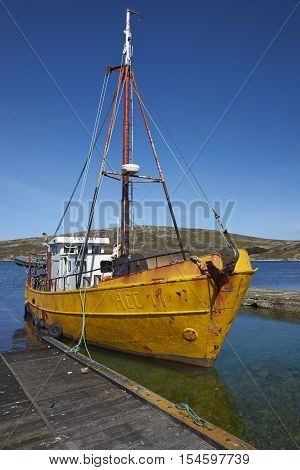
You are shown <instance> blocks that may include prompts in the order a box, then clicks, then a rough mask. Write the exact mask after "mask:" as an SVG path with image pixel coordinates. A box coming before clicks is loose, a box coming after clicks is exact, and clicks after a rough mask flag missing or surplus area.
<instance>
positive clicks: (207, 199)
mask: <svg viewBox="0 0 300 470" xmlns="http://www.w3.org/2000/svg"><path fill="white" fill-rule="evenodd" d="M141 101H142V100H141ZM142 103H143V106H144V108H145V111H146V113H147V114H148V116H149V118H150V119H151V121H152V123H153V124H154V126H155V128H156V130H157V131H158V133H159V135H160V136H161V138H162V140H163V141H164V143H165V145H166V146H167V148H168V149H169V151H170V153H171V154H172V156H173V158H174V159H175V161H176V163H177V164H178V165H179V167H180V169H181V170H182V172H183V173H184V175H185V176H186V178H187V180H188V181H189V183H190V184H191V186H192V188H193V189H194V191H195V192H196V194H197V195H198V196H200V194H199V192H198V190H197V189H196V188H195V185H194V184H193V182H192V181H191V179H190V177H189V176H188V174H187V172H186V171H185V170H184V168H183V166H182V164H181V163H180V161H179V160H178V158H177V157H176V155H175V153H174V152H173V150H172V149H171V147H170V145H169V143H168V142H167V140H166V139H165V137H164V135H163V134H162V132H161V130H160V128H159V126H158V125H157V124H156V122H155V120H154V118H153V117H152V115H151V113H150V111H149V110H148V108H147V107H146V106H145V103H144V102H143V101H142ZM152 106H153V105H152ZM156 114H157V115H158V113H157V112H156ZM158 117H159V115H158ZM159 118H160V117H159ZM160 120H161V121H162V119H161V118H160ZM162 122H163V121H162ZM163 124H164V123H163ZM164 127H165V129H166V130H167V128H166V126H165V124H164ZM167 132H168V134H169V136H170V137H171V139H172V141H173V143H174V145H175V146H176V148H177V150H178V152H179V154H180V156H181V158H182V159H183V161H184V163H185V164H186V165H187V167H188V171H190V173H191V175H192V176H193V178H194V180H195V182H196V184H197V186H198V187H199V189H200V191H201V193H202V195H203V197H204V198H205V200H206V202H207V204H208V206H209V208H210V209H211V211H212V213H213V215H214V217H215V220H216V221H217V223H218V226H219V229H220V232H221V234H222V235H223V237H224V238H225V240H226V241H227V243H229V244H230V245H231V246H234V243H233V241H232V240H231V238H230V237H229V235H228V232H227V229H226V228H225V227H224V224H223V222H222V220H221V217H220V216H219V214H218V213H217V212H216V210H215V209H214V207H213V206H212V204H211V202H210V200H209V198H208V196H207V194H206V192H205V191H204V189H203V187H202V186H201V184H200V183H199V181H198V179H197V177H196V176H195V174H194V172H193V171H192V169H191V168H190V167H189V165H188V162H187V160H186V159H185V157H184V156H183V154H182V152H181V150H180V149H179V147H178V146H177V144H176V143H175V141H174V139H173V137H172V136H171V134H170V132H169V131H167Z"/></svg>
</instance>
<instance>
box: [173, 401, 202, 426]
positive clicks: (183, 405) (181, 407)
mask: <svg viewBox="0 0 300 470" xmlns="http://www.w3.org/2000/svg"><path fill="white" fill-rule="evenodd" d="M175 406H176V408H177V409H178V410H181V411H186V412H187V413H188V414H189V415H190V417H191V418H192V419H193V421H194V423H195V424H198V426H203V425H204V421H203V419H201V418H200V416H198V415H197V413H196V412H195V411H194V410H193V408H191V407H190V406H189V405H188V404H187V403H175Z"/></svg>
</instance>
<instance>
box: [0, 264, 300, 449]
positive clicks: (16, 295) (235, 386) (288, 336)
mask: <svg viewBox="0 0 300 470" xmlns="http://www.w3.org/2000/svg"><path fill="white" fill-rule="evenodd" d="M276 266H277V264H276ZM293 266H294V263H291V272H293V270H294V267H293ZM266 269H267V270H268V273H267V276H268V279H270V275H271V274H270V265H269V263H268V267H267V268H266ZM275 269H278V268H275ZM284 269H285V270H286V269H288V267H287V266H285V268H284ZM296 269H298V268H296ZM280 272H281V271H280ZM282 272H283V271H282ZM276 276H277V277H278V271H277V274H276ZM276 276H275V275H274V278H275V277H276ZM25 277H26V273H25V270H23V269H22V268H20V267H17V266H15V265H14V264H13V263H0V350H2V351H3V350H9V349H15V348H26V347H28V345H29V344H32V343H33V344H36V343H37V342H38V338H37V335H36V332H35V330H34V329H33V328H32V327H31V326H30V324H27V323H24V320H23V301H24V299H23V290H24V281H25ZM283 282H285V279H284V280H283ZM292 284H293V281H292V282H291V284H290V285H292ZM293 285H294V284H293ZM298 322H299V318H297V317H296V316H289V317H288V320H287V317H286V316H281V315H280V314H279V315H278V314H276V315H275V314H272V312H269V311H266V310H261V311H259V310H255V311H253V310H246V309H243V308H242V309H241V310H240V312H239V313H238V315H237V318H236V320H235V322H234V324H233V326H232V328H231V330H230V333H229V335H228V341H227V342H225V343H224V346H223V349H222V351H221V353H220V355H219V358H218V360H217V362H216V365H215V368H214V369H211V370H203V369H196V368H191V367H186V366H181V365H177V364H169V363H166V362H163V361H155V360H150V359H143V358H137V357H134V356H129V355H126V354H120V353H115V352H111V351H105V350H103V349H101V348H95V347H90V351H91V354H92V357H93V359H95V360H98V361H99V362H102V363H103V364H105V365H107V366H108V367H111V368H113V369H115V370H117V371H118V372H120V373H122V374H123V375H125V376H127V377H130V378H132V379H133V380H135V381H136V382H138V383H141V384H142V385H144V386H146V387H147V388H149V389H151V390H153V391H154V392H156V393H159V394H160V395H162V396H164V397H166V398H168V399H169V400H171V401H173V402H182V401H183V402H187V403H188V404H189V405H190V406H191V407H192V408H193V409H194V410H195V411H197V413H198V414H199V415H200V416H202V417H203V418H206V419H208V420H209V421H211V422H213V423H214V424H216V425H218V426H220V427H222V428H224V429H226V430H228V431H229V432H231V433H232V434H235V435H237V436H239V437H241V438H242V439H244V440H246V441H248V442H249V443H251V444H252V445H254V446H255V447H257V448H260V449H295V448H298V447H299V446H300V400H299V397H300V323H298Z"/></svg>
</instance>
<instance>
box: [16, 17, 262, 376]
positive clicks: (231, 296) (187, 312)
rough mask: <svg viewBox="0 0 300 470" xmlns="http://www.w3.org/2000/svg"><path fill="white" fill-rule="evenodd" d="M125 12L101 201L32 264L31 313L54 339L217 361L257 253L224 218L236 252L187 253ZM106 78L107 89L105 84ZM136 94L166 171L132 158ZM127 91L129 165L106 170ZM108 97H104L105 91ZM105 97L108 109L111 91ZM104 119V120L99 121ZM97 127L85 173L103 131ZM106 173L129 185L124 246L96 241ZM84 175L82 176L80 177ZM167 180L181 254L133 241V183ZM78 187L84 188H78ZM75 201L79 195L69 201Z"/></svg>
mask: <svg viewBox="0 0 300 470" xmlns="http://www.w3.org/2000/svg"><path fill="white" fill-rule="evenodd" d="M133 14H136V12H134V11H132V10H127V13H126V29H125V31H124V33H125V46H124V52H123V54H124V62H123V63H122V65H120V66H117V67H109V68H108V71H107V74H106V76H105V79H104V88H103V89H105V87H106V86H107V80H108V78H107V77H109V76H110V74H111V73H112V72H114V71H118V72H119V80H118V86H117V91H116V93H115V97H114V100H113V102H112V111H111V116H110V121H109V125H108V131H107V136H106V140H105V144H104V150H103V155H102V160H101V164H100V168H99V174H98V178H97V184H96V188H95V192H94V199H93V203H92V207H91V211H90V216H89V222H88V227H87V231H86V233H85V236H84V237H62V236H58V235H57V233H58V230H59V228H60V226H61V222H62V219H63V217H64V215H65V213H66V210H68V207H67V208H66V210H65V212H64V214H63V217H62V219H61V221H60V223H59V226H58V228H57V230H56V233H55V235H54V237H53V239H52V240H51V241H49V242H47V247H48V251H47V257H46V258H45V260H44V262H41V261H40V260H39V263H40V264H39V265H38V264H37V262H36V261H35V262H34V261H33V260H30V259H29V261H28V267H29V271H28V279H27V284H26V292H25V295H26V301H27V303H26V311H27V313H29V312H30V313H32V314H33V316H34V319H35V322H36V324H37V325H38V326H40V327H43V328H47V330H48V333H49V334H50V335H52V336H53V337H59V336H60V335H64V336H66V337H70V338H74V339H79V340H80V341H81V340H82V339H84V340H86V341H87V342H89V343H92V344H95V345H99V346H102V347H105V348H110V349H114V350H118V351H122V352H126V353H131V354H137V355H142V356H149V357H153V358H159V359H165V360H171V361H178V362H182V363H186V364H192V365H194V366H202V367H212V366H213V364H214V361H215V359H216V358H217V356H218V354H219V352H220V350H221V347H222V344H223V342H224V339H225V337H226V335H227V333H228V331H229V329H230V327H231V325H232V322H233V320H234V318H235V315H236V313H237V311H238V309H239V307H240V305H241V302H242V300H243V297H244V295H245V292H246V289H247V287H248V284H249V282H250V280H251V277H252V275H253V273H254V271H253V269H252V267H251V264H250V261H249V257H248V254H247V252H246V251H245V250H238V249H237V248H236V246H235V244H234V243H233V241H232V239H231V237H230V236H229V234H228V232H227V231H226V230H225V229H224V227H223V225H222V222H221V221H220V218H219V216H218V215H217V214H216V213H215V212H214V216H215V217H216V220H217V221H218V222H219V223H220V226H221V230H222V233H223V235H224V238H225V240H226V241H227V243H228V248H226V249H225V250H222V251H221V252H220V253H212V254H208V255H207V256H201V257H198V256H192V255H191V254H189V253H187V252H186V251H185V250H184V247H183V243H182V240H181V238H180V231H179V229H178V227H177V223H176V220H175V215H174V212H173V208H172V204H171V201H170V198H169V194H168V190H167V186H166V182H165V178H164V175H163V172H162V170H161V167H160V164H159V160H158V155H157V152H156V149H155V146H154V142H153V138H152V134H151V130H150V126H149V124H148V121H147V115H146V114H147V112H146V110H145V107H144V104H143V102H142V99H141V96H140V94H139V90H138V87H137V84H136V81H135V78H134V75H133V70H132V67H131V59H132V47H131V29H130V19H131V15H133ZM105 84H106V85H105ZM132 90H134V91H135V94H136V97H137V100H138V103H139V106H140V109H141V114H142V117H143V120H144V123H145V126H146V131H147V134H148V138H149V142H150V145H151V149H152V152H153V156H154V161H155V163H156V166H157V170H158V176H157V177H150V176H141V175H140V174H139V166H138V165H136V164H134V163H133V160H132V155H131V148H132V146H131V139H132V135H131V130H130V129H131V122H130V119H131V111H130V110H131V105H132ZM122 94H123V95H124V120H123V154H122V171H121V172H120V173H117V172H109V171H106V159H107V154H108V149H109V144H110V140H111V136H112V132H113V128H114V123H115V119H116V113H117V110H118V108H119V104H120V100H121V97H122ZM103 96H104V95H103ZM103 96H102V95H101V98H100V102H99V109H102V107H103V102H102V101H101V100H104V97H103ZM96 122H97V123H98V124H97V126H99V122H100V118H99V117H98V115H97V119H96ZM97 126H96V127H95V130H94V135H93V138H92V143H91V147H90V152H89V155H88V159H87V161H86V163H85V167H84V169H83V171H82V173H81V176H82V174H83V173H84V170H85V168H86V166H87V165H88V162H89V158H90V157H91V154H92V152H93V149H94V147H95V143H96V137H97V135H98V127H97ZM103 177H108V178H113V179H115V180H118V181H119V182H120V183H121V187H122V204H121V242H120V244H118V243H117V246H116V248H115V250H114V251H113V253H110V254H107V253H105V245H107V244H108V240H107V239H100V238H99V239H98V238H97V239H95V238H92V237H91V225H92V222H93V215H94V210H95V205H96V202H97V198H98V194H99V190H100V187H101V183H102V179H103ZM79 179H80V178H79ZM143 182H152V183H155V182H157V183H161V184H162V186H163V189H164V192H165V196H166V199H167V204H168V207H169V210H170V214H171V217H172V221H173V223H174V228H175V232H176V235H177V238H178V243H179V247H180V250H179V251H178V252H176V253H167V254H156V255H152V256H148V257H147V256H142V255H137V254H133V252H132V250H131V245H130V226H131V222H132V221H131V220H130V213H131V211H130V207H131V203H132V200H131V199H130V188H131V187H132V185H133V184H134V183H143ZM75 189H76V187H75ZM69 202H70V201H69Z"/></svg>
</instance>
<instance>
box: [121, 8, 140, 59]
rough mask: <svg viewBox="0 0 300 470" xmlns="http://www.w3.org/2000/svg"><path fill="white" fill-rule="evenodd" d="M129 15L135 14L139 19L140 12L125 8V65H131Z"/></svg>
mask: <svg viewBox="0 0 300 470" xmlns="http://www.w3.org/2000/svg"><path fill="white" fill-rule="evenodd" d="M131 15H137V17H138V20H139V21H140V19H141V16H142V15H141V13H138V12H137V11H135V10H131V9H130V8H127V10H126V29H125V30H124V34H125V44H124V49H123V54H124V55H125V65H131V57H132V55H133V54H132V46H131V29H130V18H131Z"/></svg>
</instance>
